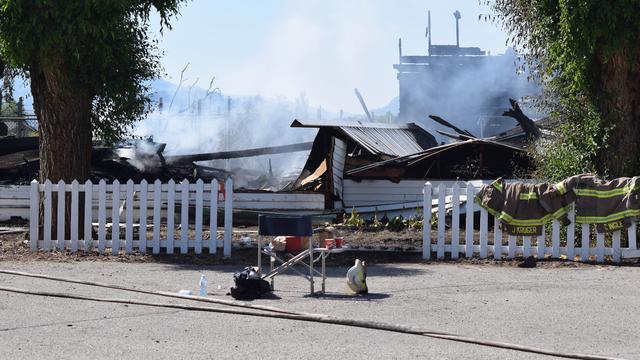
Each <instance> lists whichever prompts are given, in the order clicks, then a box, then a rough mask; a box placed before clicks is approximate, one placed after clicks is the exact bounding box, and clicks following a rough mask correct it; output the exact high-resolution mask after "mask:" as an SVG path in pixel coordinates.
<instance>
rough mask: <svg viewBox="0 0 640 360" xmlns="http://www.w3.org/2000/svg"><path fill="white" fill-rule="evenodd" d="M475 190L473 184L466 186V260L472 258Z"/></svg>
mask: <svg viewBox="0 0 640 360" xmlns="http://www.w3.org/2000/svg"><path fill="white" fill-rule="evenodd" d="M475 190H476V188H474V187H473V184H471V183H468V184H467V202H466V206H465V207H466V209H467V211H466V213H467V230H466V231H465V245H466V247H465V255H466V257H467V259H470V258H472V257H473V233H474V230H473V217H474V215H475V211H474V210H475V209H474V201H473V198H474V197H475Z"/></svg>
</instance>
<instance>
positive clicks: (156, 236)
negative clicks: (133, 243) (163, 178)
mask: <svg viewBox="0 0 640 360" xmlns="http://www.w3.org/2000/svg"><path fill="white" fill-rule="evenodd" d="M161 196H162V183H161V182H160V180H158V179H156V181H154V183H153V240H152V242H153V250H152V252H153V253H154V254H159V253H160V221H161V216H162V213H161V210H162V198H161Z"/></svg>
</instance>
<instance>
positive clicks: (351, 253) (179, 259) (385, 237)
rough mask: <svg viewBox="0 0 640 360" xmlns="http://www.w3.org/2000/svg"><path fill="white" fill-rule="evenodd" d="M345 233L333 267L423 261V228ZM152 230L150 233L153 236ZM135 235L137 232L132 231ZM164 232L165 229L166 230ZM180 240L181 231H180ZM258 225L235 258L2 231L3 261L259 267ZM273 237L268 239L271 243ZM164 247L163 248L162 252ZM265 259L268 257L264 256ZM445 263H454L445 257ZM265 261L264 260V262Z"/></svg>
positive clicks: (247, 230) (248, 230)
mask: <svg viewBox="0 0 640 360" xmlns="http://www.w3.org/2000/svg"><path fill="white" fill-rule="evenodd" d="M338 231H339V233H340V235H341V236H343V237H344V239H345V240H344V245H345V247H346V248H348V251H345V252H343V253H340V254H332V255H331V256H330V257H329V258H328V259H327V264H328V265H330V266H346V265H350V264H353V262H354V260H355V259H356V258H359V259H366V261H367V262H368V263H369V264H388V263H423V262H425V261H424V260H422V253H421V251H420V249H421V247H422V232H421V231H419V230H411V229H409V230H403V231H400V232H392V231H388V230H382V231H366V230H365V231H363V230H354V229H348V228H340V229H338ZM151 235H152V233H149V236H151ZM134 236H135V235H134ZM163 236H164V231H163ZM177 236H178V238H179V234H177ZM247 236H248V237H250V238H251V239H252V242H251V244H250V245H247V244H246V243H244V242H243V241H241V238H243V237H247ZM204 237H205V238H208V237H209V233H208V231H205V232H204ZM218 238H219V239H221V238H222V233H221V232H219V233H218ZM256 239H257V228H255V227H238V228H234V235H233V250H232V257H231V258H223V257H222V256H221V251H220V250H221V249H219V252H218V254H217V255H214V254H208V253H206V249H205V250H203V254H199V255H196V254H194V253H193V252H191V253H189V254H186V255H181V254H173V255H168V254H166V253H162V252H161V253H160V254H156V255H154V254H149V253H147V254H142V253H140V252H138V251H135V252H134V253H132V254H125V253H124V252H121V253H120V254H119V255H118V256H112V255H110V253H109V254H105V255H99V254H97V253H84V252H82V251H78V252H77V253H75V254H72V253H71V252H69V251H66V252H60V251H51V252H44V251H37V252H32V251H31V250H30V249H29V243H28V236H27V234H26V233H12V234H2V233H0V261H54V262H78V261H88V262H92V261H100V262H104V261H106V262H128V263H135V262H142V263H144V262H157V263H168V264H186V263H188V264H211V265H214V264H228V265H243V266H247V265H255V261H256V258H257V254H256V252H257V247H256ZM268 240H269V239H267V241H268ZM161 251H162V250H161ZM263 261H266V259H263ZM445 261H451V260H449V259H445ZM521 261H522V259H521V258H520V259H515V260H506V259H505V260H500V261H498V260H494V259H477V258H473V259H464V258H461V259H459V260H455V262H456V263H461V264H484V265H492V266H505V267H513V266H517V265H518V264H519V263H520V262H521ZM265 264H266V263H265ZM623 265H627V266H628V265H633V266H636V265H638V264H637V262H634V263H625V264H623ZM537 266H538V267H543V268H555V267H584V266H590V264H588V263H587V264H585V263H580V262H572V261H561V260H546V261H539V262H538V263H537Z"/></svg>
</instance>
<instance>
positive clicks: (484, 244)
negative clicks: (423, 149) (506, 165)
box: [422, 182, 640, 263]
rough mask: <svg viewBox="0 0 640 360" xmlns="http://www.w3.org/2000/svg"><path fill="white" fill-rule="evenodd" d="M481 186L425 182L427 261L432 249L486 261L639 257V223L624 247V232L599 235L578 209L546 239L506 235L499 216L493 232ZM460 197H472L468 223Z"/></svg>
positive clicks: (630, 230) (439, 253) (441, 255)
mask: <svg viewBox="0 0 640 360" xmlns="http://www.w3.org/2000/svg"><path fill="white" fill-rule="evenodd" d="M478 190H479V189H476V188H475V187H474V186H473V185H472V184H471V183H469V184H467V185H466V186H462V187H461V186H460V184H458V183H455V184H453V185H451V186H447V185H445V184H444V183H441V184H440V185H439V186H438V187H432V185H431V183H429V182H427V183H426V184H425V186H424V191H423V196H424V199H423V201H424V202H423V205H424V206H423V214H427V215H426V216H425V217H424V218H425V221H424V226H423V235H422V237H423V244H429V245H430V246H423V247H422V257H423V258H424V259H430V258H431V252H432V251H433V252H435V253H436V258H437V259H443V258H444V257H445V253H448V254H450V255H451V259H458V258H459V257H460V256H463V257H466V258H472V257H474V256H478V257H480V258H481V259H486V258H488V257H489V255H491V256H492V257H493V258H494V259H502V258H503V257H504V256H506V257H507V258H508V259H513V258H515V257H517V256H524V257H528V256H536V257H537V258H538V259H543V258H545V256H550V257H551V258H553V259H560V258H565V257H566V259H567V260H571V261H574V260H576V258H577V257H578V258H579V260H580V261H590V260H591V257H593V256H595V261H596V262H599V263H601V262H604V261H605V259H606V257H609V258H610V259H611V261H613V262H620V260H621V259H622V258H635V257H640V249H638V247H637V242H636V229H637V225H636V223H635V222H634V223H633V224H632V226H631V227H629V228H628V229H627V241H626V242H627V244H626V246H625V247H622V246H621V237H622V236H621V231H620V230H618V231H615V232H613V233H612V234H611V235H607V236H606V237H605V234H598V233H596V232H595V227H594V226H592V225H591V224H578V225H576V224H575V211H574V210H571V211H570V212H569V219H570V220H571V224H570V225H568V226H566V229H562V227H563V226H561V224H560V223H559V222H558V221H555V220H554V221H553V222H552V223H551V237H550V241H548V240H547V237H546V235H545V233H546V229H545V231H543V234H542V235H541V236H514V235H507V234H504V236H503V232H502V230H500V228H499V220H497V219H495V221H494V223H493V229H492V231H489V214H488V213H487V211H486V210H485V209H483V208H481V207H480V206H479V205H478V204H475V203H474V201H472V200H471V199H473V197H474V196H475V194H476V193H477V192H478ZM449 195H450V196H451V198H452V209H451V211H450V214H451V224H450V230H449V231H447V229H446V223H445V219H446V217H447V209H446V208H445V204H446V201H445V197H447V196H449ZM461 195H465V196H466V199H469V201H466V202H464V203H463V204H462V206H464V207H465V208H464V210H466V211H465V213H466V214H467V216H466V223H465V224H464V225H463V224H460V214H461V200H460V198H461ZM436 199H437V209H433V213H436V214H437V215H438V216H437V220H438V221H437V225H436V226H435V229H433V228H432V224H431V221H429V215H428V214H431V213H432V205H431V204H432V200H436ZM434 203H435V201H434ZM474 211H480V224H479V231H477V230H474V225H475V224H474V216H469V215H470V214H473V213H474ZM576 228H578V229H577V230H579V232H580V237H579V239H580V242H579V244H580V246H579V247H578V246H576V245H577V242H576V239H577V237H576V234H577V232H576ZM433 230H435V231H433ZM592 231H593V234H594V236H595V242H593V241H591V239H592ZM462 232H464V234H463V235H464V236H461V233H462ZM609 237H610V238H609ZM505 238H506V244H505ZM490 240H491V242H490ZM605 240H610V241H607V242H610V245H611V246H606V244H605V242H606V241H605ZM534 241H535V244H534ZM549 245H550V246H549Z"/></svg>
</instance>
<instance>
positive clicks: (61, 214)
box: [56, 180, 66, 251]
mask: <svg viewBox="0 0 640 360" xmlns="http://www.w3.org/2000/svg"><path fill="white" fill-rule="evenodd" d="M65 200H66V196H65V183H64V181H62V180H60V181H58V221H57V224H58V225H57V230H58V234H57V235H56V238H57V239H58V240H57V242H58V250H60V251H63V250H64V238H65V231H64V230H65V226H64V225H65Z"/></svg>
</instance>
